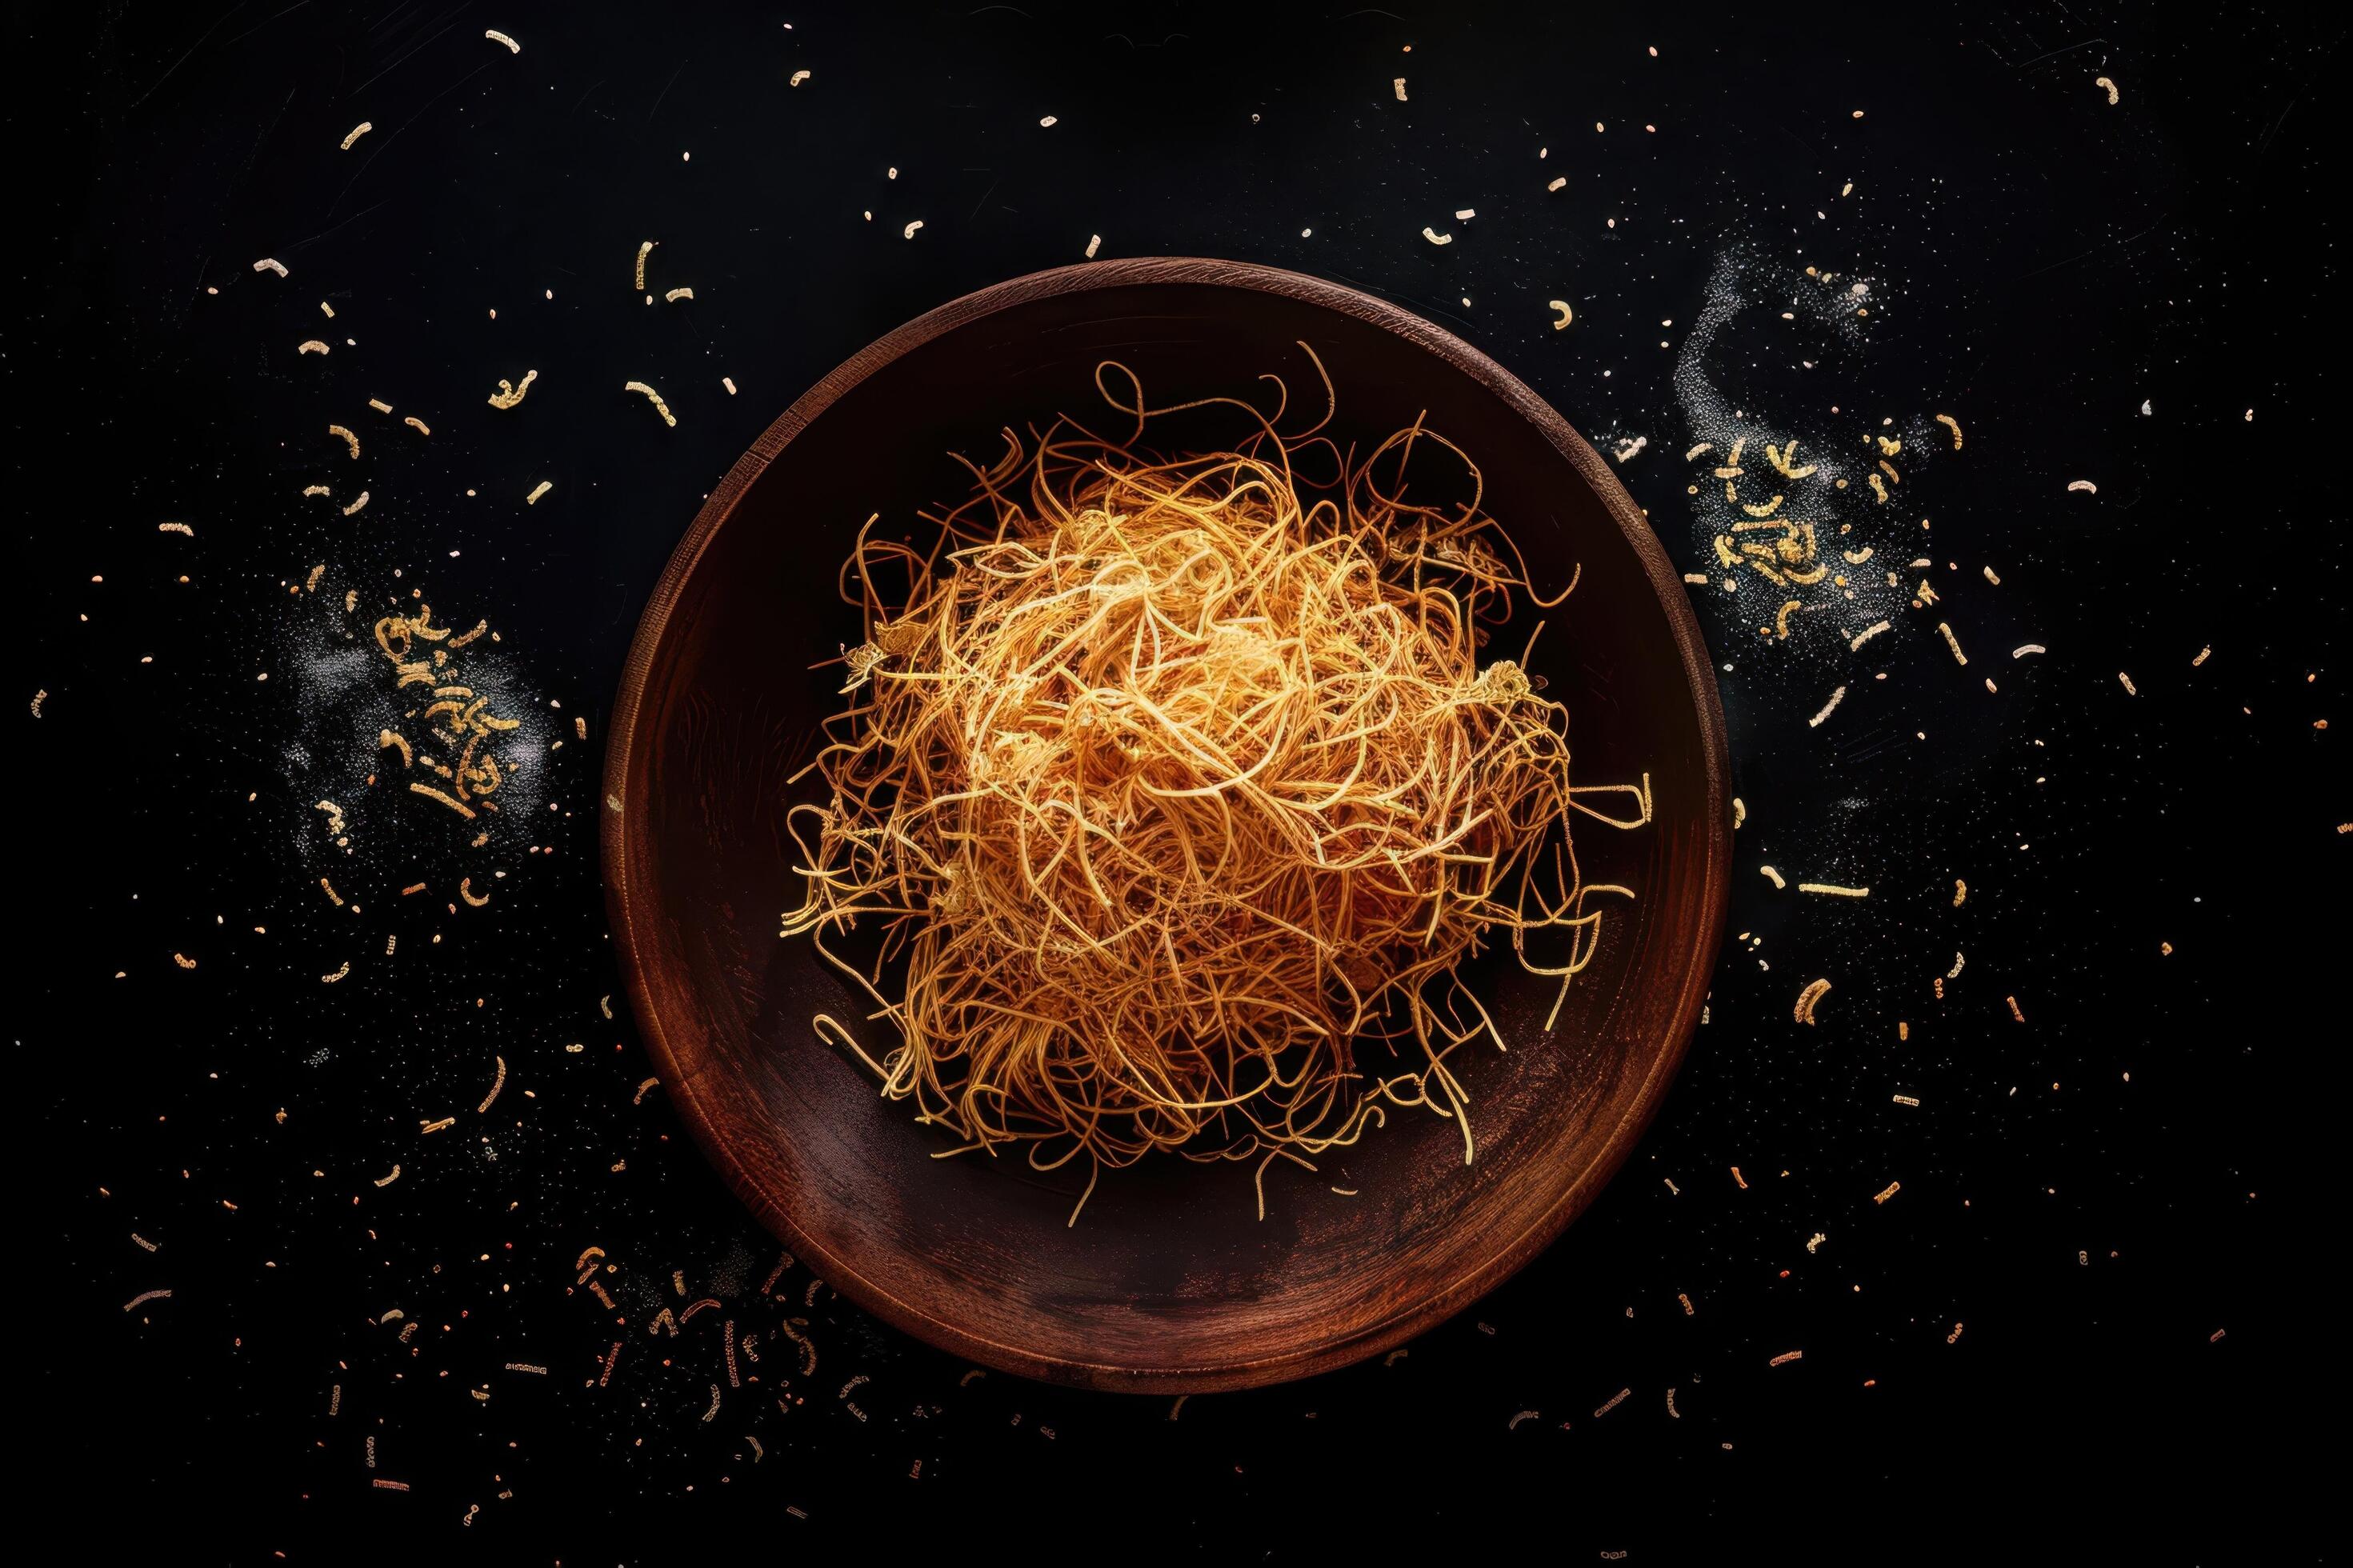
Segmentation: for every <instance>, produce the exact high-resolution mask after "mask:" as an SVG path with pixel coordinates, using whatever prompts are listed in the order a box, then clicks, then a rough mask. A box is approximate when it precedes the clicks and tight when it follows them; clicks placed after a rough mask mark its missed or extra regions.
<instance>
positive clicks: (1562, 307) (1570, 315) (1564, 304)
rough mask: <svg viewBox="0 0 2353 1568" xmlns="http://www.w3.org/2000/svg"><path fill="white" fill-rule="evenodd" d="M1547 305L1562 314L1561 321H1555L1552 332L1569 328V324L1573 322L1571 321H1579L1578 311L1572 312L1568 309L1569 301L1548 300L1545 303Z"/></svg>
mask: <svg viewBox="0 0 2353 1568" xmlns="http://www.w3.org/2000/svg"><path fill="white" fill-rule="evenodd" d="M1545 303H1546V305H1549V306H1551V307H1552V308H1553V309H1554V310H1558V311H1559V312H1560V320H1558V321H1555V322H1554V323H1553V324H1552V330H1553V331H1560V330H1561V329H1562V328H1563V327H1566V326H1567V325H1568V324H1569V322H1571V321H1575V320H1577V312H1576V311H1574V310H1570V309H1569V308H1568V301H1567V300H1546V301H1545Z"/></svg>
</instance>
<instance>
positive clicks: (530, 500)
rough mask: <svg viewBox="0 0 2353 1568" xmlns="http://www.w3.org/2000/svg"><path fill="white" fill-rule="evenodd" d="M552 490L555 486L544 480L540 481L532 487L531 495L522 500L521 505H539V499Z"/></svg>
mask: <svg viewBox="0 0 2353 1568" xmlns="http://www.w3.org/2000/svg"><path fill="white" fill-rule="evenodd" d="M554 488H555V486H554V483H552V482H551V481H549V480H546V479H542V480H540V481H539V483H538V484H537V485H536V486H534V487H533V489H532V492H531V494H529V495H527V496H525V497H523V498H522V501H523V505H525V506H537V505H538V504H539V498H540V497H542V496H543V495H545V494H546V493H547V492H548V491H550V490H552V489H554Z"/></svg>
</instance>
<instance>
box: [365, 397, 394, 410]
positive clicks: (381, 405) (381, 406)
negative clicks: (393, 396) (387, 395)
mask: <svg viewBox="0 0 2353 1568" xmlns="http://www.w3.org/2000/svg"><path fill="white" fill-rule="evenodd" d="M368 406H369V407H370V408H373V409H375V411H376V412H377V413H378V414H389V413H391V412H392V405H391V404H389V403H386V402H385V400H384V399H383V398H381V397H371V398H369V399H368Z"/></svg>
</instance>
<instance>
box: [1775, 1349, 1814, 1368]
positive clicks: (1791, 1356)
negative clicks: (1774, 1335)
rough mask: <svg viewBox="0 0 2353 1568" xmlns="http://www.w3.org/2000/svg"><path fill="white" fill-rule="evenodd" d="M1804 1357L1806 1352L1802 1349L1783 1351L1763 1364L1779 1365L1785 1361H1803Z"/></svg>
mask: <svg viewBox="0 0 2353 1568" xmlns="http://www.w3.org/2000/svg"><path fill="white" fill-rule="evenodd" d="M1805 1359H1806V1352H1803V1351H1783V1352H1781V1353H1780V1354H1779V1355H1777V1356H1775V1357H1774V1358H1773V1359H1772V1360H1771V1361H1768V1362H1767V1363H1765V1364H1766V1365H1767V1366H1780V1365H1782V1364H1783V1363H1787V1362H1793V1361H1803V1360H1805Z"/></svg>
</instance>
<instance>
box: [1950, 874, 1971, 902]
mask: <svg viewBox="0 0 2353 1568" xmlns="http://www.w3.org/2000/svg"><path fill="white" fill-rule="evenodd" d="M1968 901H1969V885H1968V883H1967V882H1964V881H1962V880H1961V879H1959V878H1957V877H1956V878H1954V879H1953V908H1955V909H1959V908H1960V907H1961V906H1962V905H1963V904H1965V903H1968Z"/></svg>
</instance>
